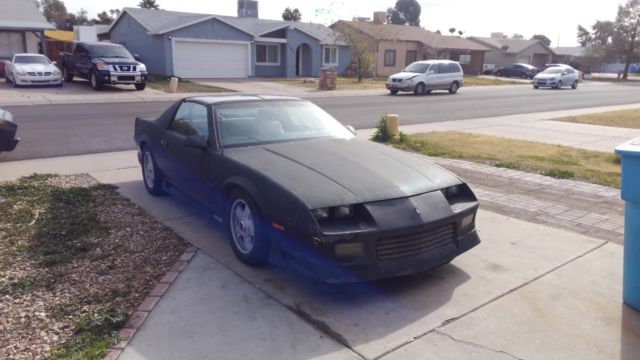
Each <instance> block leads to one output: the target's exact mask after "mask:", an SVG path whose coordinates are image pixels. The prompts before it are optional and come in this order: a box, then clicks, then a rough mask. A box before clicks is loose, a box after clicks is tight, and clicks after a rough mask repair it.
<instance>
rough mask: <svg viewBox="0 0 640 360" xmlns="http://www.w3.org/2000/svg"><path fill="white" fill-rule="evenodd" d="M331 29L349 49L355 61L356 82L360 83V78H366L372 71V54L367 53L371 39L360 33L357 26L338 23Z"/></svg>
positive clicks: (342, 22)
mask: <svg viewBox="0 0 640 360" xmlns="http://www.w3.org/2000/svg"><path fill="white" fill-rule="evenodd" d="M332 27H333V30H335V31H336V34H337V36H338V38H339V39H340V40H342V41H343V42H344V43H346V44H347V45H349V47H351V52H352V58H353V59H354V60H355V65H356V72H357V74H358V82H362V78H363V77H365V76H368V75H369V73H370V72H371V70H372V69H373V60H374V58H373V54H372V52H371V51H369V45H370V43H371V41H372V39H371V38H370V37H369V35H366V34H365V33H364V32H362V31H360V30H359V29H358V28H357V25H351V24H348V23H345V22H344V21H338V22H337V23H335V24H334V25H332Z"/></svg>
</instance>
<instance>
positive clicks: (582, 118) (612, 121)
mask: <svg viewBox="0 0 640 360" xmlns="http://www.w3.org/2000/svg"><path fill="white" fill-rule="evenodd" d="M554 120H556V121H564V122H572V123H581V124H590V125H603V126H614V127H622V128H629V129H640V109H630V110H620V111H609V112H603V113H597V114H587V115H579V116H567V117H562V118H558V119H554Z"/></svg>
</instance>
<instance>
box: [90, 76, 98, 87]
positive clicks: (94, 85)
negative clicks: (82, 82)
mask: <svg viewBox="0 0 640 360" xmlns="http://www.w3.org/2000/svg"><path fill="white" fill-rule="evenodd" d="M96 84H97V81H96V74H91V86H93V87H96Z"/></svg>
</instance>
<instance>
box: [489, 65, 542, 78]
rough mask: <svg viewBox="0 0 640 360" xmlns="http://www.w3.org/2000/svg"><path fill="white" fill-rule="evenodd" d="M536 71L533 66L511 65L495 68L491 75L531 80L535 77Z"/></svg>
mask: <svg viewBox="0 0 640 360" xmlns="http://www.w3.org/2000/svg"><path fill="white" fill-rule="evenodd" d="M537 71H538V70H537V69H536V68H535V66H531V65H529V64H511V65H507V66H503V67H500V68H497V69H496V70H495V71H494V73H493V74H494V75H495V76H505V77H518V78H521V79H532V78H533V77H534V76H535V75H536V73H537Z"/></svg>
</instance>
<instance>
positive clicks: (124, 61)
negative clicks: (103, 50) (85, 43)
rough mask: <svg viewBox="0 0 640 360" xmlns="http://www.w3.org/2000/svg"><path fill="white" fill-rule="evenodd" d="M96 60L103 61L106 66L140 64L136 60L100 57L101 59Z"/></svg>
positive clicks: (96, 59)
mask: <svg viewBox="0 0 640 360" xmlns="http://www.w3.org/2000/svg"><path fill="white" fill-rule="evenodd" d="M94 60H95V61H102V62H103V63H105V64H111V65H139V64H140V63H139V62H138V61H136V60H135V59H123V58H110V57H99V58H94Z"/></svg>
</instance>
